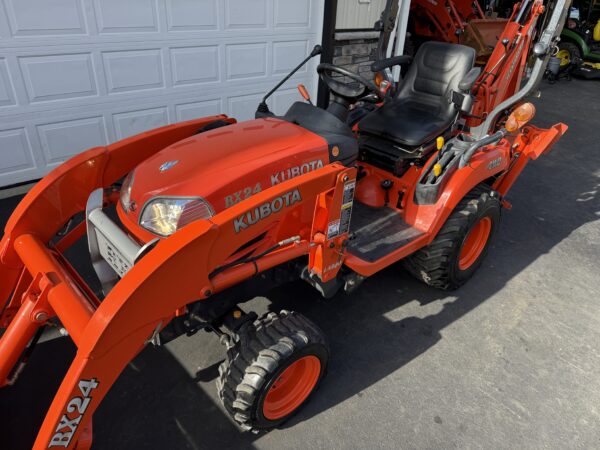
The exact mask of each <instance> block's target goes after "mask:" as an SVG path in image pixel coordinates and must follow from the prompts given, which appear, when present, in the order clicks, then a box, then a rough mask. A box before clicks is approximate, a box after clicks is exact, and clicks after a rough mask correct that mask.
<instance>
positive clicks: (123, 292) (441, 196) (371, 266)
mask: <svg viewBox="0 0 600 450" xmlns="http://www.w3.org/2000/svg"><path fill="white" fill-rule="evenodd" d="M568 9H569V1H568V0H557V1H556V2H555V3H554V4H553V7H552V8H550V7H548V8H545V7H544V4H543V2H542V0H534V1H531V0H524V1H523V3H522V4H521V5H520V6H519V7H518V8H517V10H516V11H517V14H516V15H515V17H514V18H513V19H511V20H510V21H509V23H508V24H507V26H506V28H505V29H504V31H503V33H502V35H501V36H500V42H499V43H498V45H497V46H496V48H495V50H494V52H493V54H492V56H491V58H490V61H489V63H488V65H487V66H486V67H485V69H484V70H483V72H481V70H480V69H479V68H474V64H475V58H476V55H475V51H474V49H472V48H469V47H466V46H462V45H457V44H448V43H436V42H429V43H426V44H424V45H423V46H421V48H420V49H419V51H418V52H417V54H416V56H415V58H414V61H413V62H412V64H411V66H410V69H409V70H408V73H407V75H406V77H405V78H404V80H403V81H401V82H400V83H399V84H398V85H397V86H391V87H390V86H389V85H387V83H383V84H382V85H381V86H376V85H375V84H374V83H373V82H372V81H370V80H367V79H364V78H363V77H361V76H359V75H357V74H354V73H351V72H348V71H347V70H345V69H343V68H340V67H336V66H333V65H331V64H321V65H320V66H319V67H318V72H319V74H320V77H321V79H322V80H323V82H324V83H325V84H326V85H327V86H328V88H329V90H330V92H331V97H332V101H331V103H330V106H329V107H328V108H327V109H326V110H325V109H320V108H317V107H316V106H313V105H312V103H310V102H306V103H304V102H298V103H295V104H294V105H293V106H292V107H291V108H290V110H289V111H288V112H287V113H286V114H285V115H284V116H283V117H276V116H275V115H273V114H272V113H271V112H270V111H269V108H268V106H267V103H266V99H265V101H264V102H263V103H262V104H261V105H260V107H259V110H258V112H257V119H256V120H251V121H247V122H241V123H237V122H236V120H235V119H233V118H229V117H227V116H224V115H222V116H215V117H206V118H202V119H197V120H192V121H189V122H183V123H178V124H174V125H170V126H166V127H163V128H159V129H156V130H152V131H148V132H146V133H142V134H140V135H138V136H134V137H131V138H128V139H125V140H123V141H121V142H117V143H115V144H112V145H109V146H107V147H99V148H93V149H91V150H88V151H86V152H84V153H82V154H80V155H78V156H76V157H74V158H73V159H71V160H70V161H68V162H66V163H65V164H63V165H62V166H60V167H58V168H57V169H55V170H54V171H53V172H52V173H50V174H49V175H48V176H47V177H46V178H44V179H43V180H42V181H40V182H39V183H38V184H37V185H36V186H35V187H34V188H33V189H32V190H31V191H30V192H29V193H28V195H27V196H26V197H25V198H24V199H23V201H22V202H21V203H20V204H19V206H18V207H17V208H16V210H15V211H14V213H13V215H12V217H11V218H10V220H9V221H8V224H7V225H6V228H5V233H4V237H3V239H2V241H1V243H0V298H1V300H2V303H1V315H0V327H2V328H3V330H4V331H3V334H2V337H1V339H0V386H5V385H9V384H12V383H15V382H16V380H17V378H18V375H19V373H20V372H21V371H22V370H24V366H25V363H26V362H27V358H28V356H29V355H30V354H31V351H32V350H33V348H34V347H35V345H36V342H37V341H38V339H39V337H40V334H41V333H42V330H43V329H44V328H45V327H58V328H59V329H60V331H61V333H62V334H63V335H68V336H69V337H70V339H72V340H73V342H74V343H75V345H76V346H77V353H76V356H75V358H74V360H73V362H72V364H71V366H70V368H69V369H68V372H67V373H66V375H65V377H64V379H63V381H62V384H61V386H60V388H59V389H58V391H57V392H56V395H55V397H54V400H53V402H52V405H51V406H50V409H49V411H48V412H47V415H46V417H45V419H44V421H43V424H42V426H41V428H40V430H39V434H38V435H37V439H36V441H35V445H34V448H36V449H42V448H70V449H73V448H78V449H81V448H89V447H90V446H91V441H92V416H93V414H94V411H95V410H96V409H97V408H98V405H99V404H100V402H101V401H102V399H103V398H104V397H105V395H106V394H107V392H108V391H109V389H110V387H111V386H112V385H113V383H114V382H115V381H116V379H117V378H118V376H119V374H120V373H121V371H122V370H123V369H124V368H125V366H126V365H127V364H128V363H129V362H130V361H131V360H132V359H133V358H134V357H135V356H136V355H137V354H138V353H139V352H140V351H141V350H142V349H143V348H144V347H145V346H147V345H151V344H153V345H162V344H164V343H166V342H168V341H170V340H173V339H175V338H177V337H179V336H182V335H192V334H194V333H196V332H197V331H200V330H210V331H212V332H214V333H216V334H217V335H218V336H220V338H221V342H222V343H224V344H225V346H226V348H227V359H226V361H225V362H224V363H223V364H222V365H221V367H220V375H219V378H218V381H217V387H218V391H219V396H220V398H221V400H222V402H223V404H224V407H225V409H226V410H227V411H228V412H229V413H230V414H231V416H232V417H233V419H234V420H235V421H236V422H237V423H238V424H239V425H240V426H241V428H243V429H245V430H254V431H256V430H265V429H269V428H272V427H275V426H277V425H279V424H280V423H281V422H283V421H284V420H286V419H287V418H289V417H290V416H291V415H292V414H293V413H294V412H296V411H297V410H298V408H299V407H300V406H301V405H302V404H303V403H304V402H305V401H306V399H307V398H308V397H309V396H310V394H311V393H312V392H313V391H314V390H315V387H316V386H317V385H318V383H319V381H320V380H321V378H322V377H323V376H324V374H325V372H326V368H327V363H328V360H329V357H330V354H329V348H328V346H327V340H326V338H325V336H324V334H323V332H322V331H321V330H319V329H318V328H317V326H315V325H314V324H313V323H312V322H311V321H310V320H309V319H307V318H305V317H303V316H301V315H300V314H297V313H294V312H286V311H283V312H281V313H279V314H275V313H269V314H268V315H266V316H264V317H257V315H256V314H255V313H253V312H251V311H244V310H242V309H241V308H240V307H239V305H240V304H243V303H244V302H246V301H248V300H250V299H251V298H253V297H255V296H256V295H258V294H261V293H264V292H266V291H268V290H269V289H270V288H272V287H274V286H277V285H280V284H282V283H286V282H288V281H291V280H296V279H299V278H301V279H303V280H306V281H307V282H308V283H310V284H311V285H312V286H314V287H315V288H316V290H317V291H319V292H320V293H321V294H322V295H323V296H325V297H333V296H334V295H336V293H338V292H340V291H346V292H352V291H353V290H355V289H357V288H358V287H359V285H360V284H361V282H362V281H364V280H365V279H366V278H367V277H369V276H371V275H373V274H375V273H376V272H378V271H380V270H382V269H384V268H386V267H388V266H390V265H392V264H394V263H396V262H398V261H404V263H405V266H406V267H407V268H408V270H409V271H410V272H411V273H412V274H414V275H415V276H416V277H417V278H419V279H421V280H423V281H424V282H425V283H427V284H429V285H431V286H434V287H437V288H441V289H454V288H457V287H459V286H461V285H462V284H463V283H465V282H466V281H467V280H468V279H469V278H470V277H471V276H472V275H473V273H474V272H475V271H476V270H477V268H478V267H479V266H480V265H481V262H482V259H483V258H484V256H485V254H486V252H487V250H488V247H489V244H490V241H491V239H492V236H493V235H494V232H495V231H496V229H497V227H498V223H499V219H500V214H501V209H502V208H503V207H505V208H509V206H510V205H509V203H508V202H507V200H506V198H505V197H506V195H507V193H508V191H509V189H510V188H511V186H512V184H513V183H514V181H515V180H516V178H517V177H518V176H519V174H520V173H521V172H522V171H523V169H524V168H525V166H526V165H527V163H528V162H529V160H532V159H536V158H538V157H539V156H541V155H542V154H544V153H545V152H547V151H548V150H549V149H550V148H551V147H552V146H553V145H554V144H555V143H556V142H557V141H558V140H559V139H560V137H561V136H562V135H563V134H564V133H565V131H566V129H567V127H566V126H565V125H563V124H557V125H555V126H553V127H551V128H549V129H539V128H536V127H534V126H532V125H529V124H528V122H529V121H530V120H531V119H532V118H533V116H534V113H535V108H534V107H533V105H531V104H529V103H524V101H523V99H524V97H525V96H526V95H528V94H530V93H531V92H532V91H533V90H534V89H535V87H536V86H537V84H538V83H539V81H540V79H541V77H542V75H543V73H544V70H545V67H546V64H547V61H548V58H549V57H550V55H551V54H552V52H553V50H554V47H555V45H556V41H557V37H558V36H559V34H560V31H561V29H562V26H563V24H564V20H565V16H566V14H567V11H568ZM542 18H543V19H544V20H543V21H542ZM542 23H543V24H544V26H543V27H541V26H539V25H540V24H542ZM317 54H319V49H318V48H316V49H315V51H314V52H313V54H312V55H311V57H312V56H316V55H317ZM399 60H405V58H404V59H403V57H400V58H397V57H396V58H391V59H387V60H382V61H378V62H377V64H376V68H377V69H378V70H385V69H386V68H390V67H392V66H394V65H395V64H398V63H399ZM530 62H531V63H532V66H531V67H530V69H529V70H526V66H527V64H528V63H530ZM526 73H528V74H529V77H528V78H527V80H524V75H525V74H526ZM335 74H341V75H344V76H345V77H347V78H350V79H351V80H352V82H348V83H347V82H345V81H344V78H338V77H336V76H334V75H335ZM301 92H302V93H303V95H304V96H305V97H307V98H308V95H307V94H306V92H305V90H303V89H301ZM369 95H370V96H376V97H377V108H376V109H375V110H374V111H372V112H370V113H369V114H367V115H366V116H365V117H364V118H363V119H362V120H360V121H359V122H358V123H357V124H356V125H355V126H354V127H353V128H350V127H349V126H348V125H347V124H346V118H347V116H348V112H349V109H350V108H351V107H352V106H353V105H354V104H356V103H357V102H358V101H359V100H360V99H363V98H364V97H365V96H369ZM82 239H84V240H87V243H88V248H89V256H90V260H91V264H92V265H93V268H94V270H95V273H96V275H97V281H98V283H93V282H90V281H86V280H84V279H83V278H82V276H81V275H80V273H79V272H78V271H77V270H76V269H75V268H74V265H73V263H72V261H70V260H69V258H68V257H67V256H66V254H67V253H66V252H67V250H68V249H69V248H70V247H72V246H73V245H74V244H75V243H76V242H77V241H80V240H82ZM95 284H97V286H95ZM25 370H26V369H25Z"/></svg>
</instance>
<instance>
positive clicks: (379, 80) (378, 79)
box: [374, 72, 385, 87]
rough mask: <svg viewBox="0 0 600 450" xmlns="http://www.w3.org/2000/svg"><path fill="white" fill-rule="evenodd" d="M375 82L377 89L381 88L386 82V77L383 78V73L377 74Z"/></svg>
mask: <svg viewBox="0 0 600 450" xmlns="http://www.w3.org/2000/svg"><path fill="white" fill-rule="evenodd" d="M374 81H375V85H376V86H377V87H381V83H383V82H384V81H385V77H384V76H383V74H382V73H381V72H377V73H376V74H375V79H374Z"/></svg>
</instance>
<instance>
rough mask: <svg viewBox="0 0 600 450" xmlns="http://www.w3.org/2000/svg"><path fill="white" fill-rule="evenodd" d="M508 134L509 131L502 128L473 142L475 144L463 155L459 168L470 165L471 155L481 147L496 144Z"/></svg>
mask: <svg viewBox="0 0 600 450" xmlns="http://www.w3.org/2000/svg"><path fill="white" fill-rule="evenodd" d="M507 134H508V131H506V130H505V129H502V130H500V131H497V132H496V133H494V134H492V135H491V136H487V137H484V138H483V139H480V140H478V141H476V142H473V144H472V145H471V146H470V147H469V148H468V149H467V151H465V152H464V153H463V155H462V156H461V158H460V165H459V168H460V169H462V168H463V167H466V166H468V165H469V161H471V157H472V156H473V154H474V153H475V152H476V151H477V150H479V149H480V148H481V147H485V146H486V145H491V144H495V143H496V142H498V141H499V140H500V139H502V138H503V137H504V136H506V135H507Z"/></svg>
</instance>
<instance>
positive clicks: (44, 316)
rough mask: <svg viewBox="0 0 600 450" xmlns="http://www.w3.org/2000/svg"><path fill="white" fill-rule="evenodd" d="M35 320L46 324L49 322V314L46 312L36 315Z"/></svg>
mask: <svg viewBox="0 0 600 450" xmlns="http://www.w3.org/2000/svg"><path fill="white" fill-rule="evenodd" d="M34 319H35V321H36V322H45V321H46V320H48V313H47V312H46V311H40V312H38V313H36V314H35V317H34Z"/></svg>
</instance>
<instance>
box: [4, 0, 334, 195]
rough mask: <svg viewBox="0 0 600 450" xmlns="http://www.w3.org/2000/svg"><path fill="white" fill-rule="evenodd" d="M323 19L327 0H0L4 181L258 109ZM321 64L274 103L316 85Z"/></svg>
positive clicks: (278, 105)
mask: <svg viewBox="0 0 600 450" xmlns="http://www.w3.org/2000/svg"><path fill="white" fill-rule="evenodd" d="M322 21H323V0H0V186H6V185H10V184H14V183H19V182H23V181H27V180H32V179H35V178H40V177H41V176H43V175H44V174H46V173H47V172H49V171H50V170H51V169H52V168H53V167H55V166H57V165H58V164H60V163H61V162H63V161H64V160H66V159H68V158H69V157H71V156H72V155H74V154H76V153H78V152H80V151H82V150H85V149H87V148H90V147H94V146H98V145H105V144H107V143H110V142H113V141H116V140H119V139H122V138H124V137H127V136H130V135H132V134H136V133H139V132H142V131H145V130H147V129H151V128H156V127H158V126H161V125H165V124H168V123H173V122H177V121H182V120H187V119H191V118H196V117H201V116H206V115H212V114H219V113H226V114H229V115H231V116H234V117H237V118H238V119H248V118H251V117H252V116H253V114H254V111H255V109H256V106H257V104H258V102H259V100H260V99H261V97H262V94H264V93H265V92H266V91H268V90H269V88H271V87H272V86H273V85H274V84H275V82H276V81H278V80H279V79H280V78H282V76H283V75H284V74H286V73H287V72H288V71H289V70H290V69H292V68H293V67H295V66H296V65H297V63H298V62H300V60H301V59H302V58H303V57H304V56H305V55H307V54H308V53H309V52H310V50H311V48H312V46H314V45H315V44H316V43H318V42H320V39H321V29H322V23H323V22H322ZM315 66H316V61H313V62H312V63H311V64H310V65H309V66H308V67H307V68H305V69H304V70H302V71H301V72H299V73H298V75H297V76H296V77H295V78H294V79H293V80H292V81H291V82H289V83H288V84H287V85H286V86H285V88H284V89H282V90H281V91H280V92H279V93H278V94H277V95H276V96H275V97H274V99H273V100H271V102H270V103H271V106H272V109H274V110H275V111H276V112H278V113H281V112H282V111H284V110H285V108H286V107H287V106H288V105H289V104H290V103H291V102H292V101H294V100H298V99H299V98H300V97H299V96H298V94H297V91H296V90H295V86H296V84H298V83H304V84H306V86H307V87H308V88H309V89H310V90H311V91H312V92H315V91H316V81H317V80H316V76H315Z"/></svg>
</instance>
